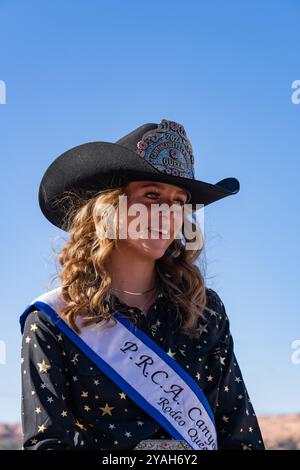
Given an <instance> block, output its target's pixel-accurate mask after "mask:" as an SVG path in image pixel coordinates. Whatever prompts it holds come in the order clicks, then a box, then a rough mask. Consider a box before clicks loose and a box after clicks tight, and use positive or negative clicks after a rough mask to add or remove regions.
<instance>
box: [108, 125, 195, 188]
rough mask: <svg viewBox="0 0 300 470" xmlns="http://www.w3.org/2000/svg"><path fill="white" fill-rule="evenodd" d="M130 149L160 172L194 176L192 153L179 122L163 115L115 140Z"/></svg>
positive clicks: (193, 177) (183, 176)
mask: <svg viewBox="0 0 300 470" xmlns="http://www.w3.org/2000/svg"><path fill="white" fill-rule="evenodd" d="M116 143H117V144H119V145H123V146H124V147H126V148H128V149H130V150H133V151H134V152H135V153H136V154H137V155H138V156H139V157H141V158H143V159H144V160H145V161H147V162H148V163H149V164H150V165H151V166H152V167H154V168H155V169H156V170H158V171H159V172H161V173H164V174H167V175H171V176H179V177H182V178H188V179H195V172H194V161H195V160H194V155H193V149H192V145H191V142H190V141H189V139H188V137H187V135H186V132H185V129H184V127H183V125H182V124H179V123H178V122H175V121H169V120H167V119H162V120H161V121H160V123H159V124H154V123H149V124H143V125H142V126H140V127H138V128H137V129H135V130H134V131H132V132H130V133H129V134H127V135H126V136H124V137H122V138H121V139H119V140H117V141H116Z"/></svg>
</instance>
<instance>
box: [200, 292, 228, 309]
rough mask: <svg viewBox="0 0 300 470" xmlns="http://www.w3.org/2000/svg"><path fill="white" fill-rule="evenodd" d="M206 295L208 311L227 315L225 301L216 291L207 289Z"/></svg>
mask: <svg viewBox="0 0 300 470" xmlns="http://www.w3.org/2000/svg"><path fill="white" fill-rule="evenodd" d="M205 293H206V309H207V310H208V311H209V310H212V311H213V312H215V313H218V314H219V315H222V314H224V313H226V312H225V306H224V304H223V301H222V299H221V297H220V295H219V294H218V293H217V292H216V291H215V290H213V289H211V288H209V287H206V289H205Z"/></svg>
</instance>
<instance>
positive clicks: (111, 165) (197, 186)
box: [39, 142, 240, 228]
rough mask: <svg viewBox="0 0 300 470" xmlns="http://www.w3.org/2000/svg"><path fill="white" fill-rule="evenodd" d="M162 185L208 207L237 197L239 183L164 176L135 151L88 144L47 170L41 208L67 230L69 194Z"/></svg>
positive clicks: (42, 184) (105, 144) (56, 160)
mask: <svg viewBox="0 0 300 470" xmlns="http://www.w3.org/2000/svg"><path fill="white" fill-rule="evenodd" d="M139 180H141V181H142V180H149V181H161V182H164V183H169V184H173V185H176V186H179V187H181V188H183V189H186V190H187V191H189V192H190V195H191V199H190V201H189V203H191V204H193V205H194V204H203V205H204V206H207V205H209V204H211V203H213V202H216V201H218V200H219V199H222V198H224V197H227V196H231V195H233V194H236V193H237V192H238V191H239V189H240V185H239V181H238V180H237V179H236V178H226V179H223V180H221V181H219V182H218V183H217V184H211V183H206V182H204V181H199V180H195V179H188V178H182V177H179V176H173V175H167V174H164V173H161V172H160V171H158V170H157V169H156V168H154V167H153V166H152V165H151V164H150V163H148V162H147V161H146V160H144V159H143V158H141V157H139V156H138V155H137V154H136V153H135V152H134V151H132V150H130V149H128V148H126V147H124V146H122V145H119V144H116V143H112V142H88V143H85V144H82V145H79V146H77V147H74V148H72V149H70V150H68V151H66V152H64V153H63V154H62V155H60V156H59V157H58V158H56V159H55V160H54V161H53V162H52V163H51V165H50V166H49V167H48V169H47V170H46V172H45V174H44V176H43V178H42V181H41V184H40V187H39V205H40V208H41V210H42V212H43V214H44V215H45V217H46V218H47V219H48V220H49V221H50V222H51V223H53V224H54V225H56V226H57V227H59V228H63V227H64V220H65V216H66V213H68V211H69V208H70V207H69V205H70V201H69V202H68V199H66V200H65V202H64V203H63V204H58V201H60V198H61V197H62V196H63V195H64V194H65V192H66V191H76V192H80V193H85V192H87V191H88V192H89V194H92V193H93V192H94V193H95V194H96V193H97V192H99V191H101V190H104V189H108V188H111V187H116V186H121V185H123V184H126V183H127V182H129V181H139Z"/></svg>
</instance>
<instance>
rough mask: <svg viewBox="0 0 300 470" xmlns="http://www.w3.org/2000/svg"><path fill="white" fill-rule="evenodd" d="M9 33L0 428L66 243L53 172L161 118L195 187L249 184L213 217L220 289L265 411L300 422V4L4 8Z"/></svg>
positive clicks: (209, 252)
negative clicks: (182, 135)
mask: <svg viewBox="0 0 300 470" xmlns="http://www.w3.org/2000/svg"><path fill="white" fill-rule="evenodd" d="M0 21H1V27H0V49H1V54H0V80H3V81H4V82H5V84H6V93H7V95H6V104H4V105H0V156H1V165H2V168H1V170H2V181H1V213H2V230H1V247H2V250H1V261H2V263H1V265H2V270H1V271H2V272H1V285H2V289H1V292H2V296H1V297H2V312H1V317H0V340H2V341H4V342H5V343H6V348H7V352H6V353H7V363H6V365H1V364H0V382H1V389H0V422H1V421H7V422H13V421H18V420H19V418H20V343H21V334H20V330H19V325H18V318H19V315H20V314H21V313H22V311H23V309H24V308H25V306H26V305H27V303H28V302H29V301H30V300H31V299H32V298H34V297H36V296H38V295H39V294H41V293H43V292H44V291H45V290H46V289H47V286H48V282H49V278H50V276H51V275H53V274H54V272H55V263H54V257H53V250H52V247H53V245H55V243H56V242H54V240H55V239H56V237H60V236H64V233H63V232H61V231H60V230H59V229H56V228H55V227H54V226H51V224H50V223H49V222H48V221H47V220H46V219H44V217H43V215H42V213H41V212H40V209H39V206H38V201H37V192H38V186H39V183H40V179H41V177H42V175H43V173H44V171H45V169H46V168H47V166H48V165H49V164H50V163H51V162H52V161H53V160H54V158H56V157H57V156H58V155H59V154H61V153H62V152H64V151H65V150H67V149H69V148H71V147H73V146H75V145H78V144H81V143H84V142H88V141H93V140H104V141H105V140H106V141H115V140H117V139H118V138H120V137H121V136H122V135H124V134H126V133H127V132H130V131H131V130H132V129H134V128H136V127H138V126H139V125H141V124H143V123H146V122H159V121H160V120H161V119H162V118H166V119H171V120H175V121H178V122H180V123H182V124H183V125H184V127H185V129H186V131H187V133H188V135H189V137H190V140H191V142H192V144H193V149H194V154H195V158H196V177H197V179H202V180H204V181H209V182H212V183H216V182H217V181H219V180H221V179H223V178H225V177H228V176H235V177H237V178H238V179H239V181H240V184H241V190H240V192H239V194H238V195H236V196H232V197H229V198H226V199H224V200H221V201H219V202H217V203H215V204H212V205H210V206H209V207H207V209H206V210H205V230H206V234H205V240H206V252H205V253H206V259H207V263H208V267H207V285H208V286H209V287H212V288H213V289H215V290H216V291H217V292H218V293H219V295H220V297H221V298H222V300H223V303H224V305H225V307H226V311H227V314H228V316H229V318H230V323H231V331H232V334H233V337H234V342H235V352H236V355H237V358H238V361H239V364H240V367H241V369H242V373H243V376H244V379H245V382H246V385H247V388H248V392H249V395H250V397H251V399H252V403H253V405H254V408H255V410H256V412H257V413H258V414H269V413H289V412H300V403H299V389H300V364H299V365H295V364H293V363H292V361H291V354H292V349H291V343H292V341H294V340H295V339H300V320H299V312H300V300H299V288H300V283H299V266H300V250H299V229H300V224H299V199H300V198H299V194H298V191H299V172H300V163H299V162H300V159H299V131H300V105H295V104H293V103H292V101H291V94H292V89H291V84H292V82H293V81H294V80H297V79H298V80H299V79H300V59H299V58H300V40H299V36H300V32H299V23H300V3H299V1H297V0H294V1H293V0H286V1H285V2H283V1H277V0H265V1H264V2H261V1H258V0H252V1H248V2H247V1H245V2H240V1H238V0H236V1H233V0H229V1H227V2H223V1H221V0H218V1H210V2H204V1H198V0H194V1H193V0H191V1H187V2H185V3H184V4H183V2H182V1H178V0H172V1H170V0H166V1H164V2H161V1H158V0H154V1H152V2H141V1H136V0H129V1H127V2H124V1H120V0H118V1H116V0H109V1H101V0H99V1H90V2H85V1H83V0H77V1H69V0H64V1H58V0H52V1H51V2H50V1H46V2H39V1H37V0H27V1H26V2H24V1H20V0H13V1H12V0H0Z"/></svg>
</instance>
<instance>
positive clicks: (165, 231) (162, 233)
mask: <svg viewBox="0 0 300 470" xmlns="http://www.w3.org/2000/svg"><path fill="white" fill-rule="evenodd" d="M148 233H150V234H151V233H158V234H159V236H162V235H169V232H168V230H157V229H154V228H153V229H151V228H149V229H148Z"/></svg>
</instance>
